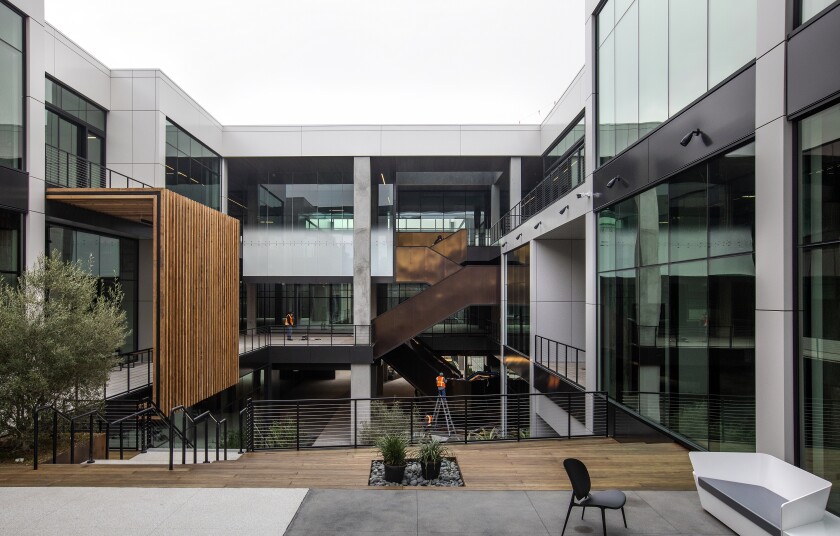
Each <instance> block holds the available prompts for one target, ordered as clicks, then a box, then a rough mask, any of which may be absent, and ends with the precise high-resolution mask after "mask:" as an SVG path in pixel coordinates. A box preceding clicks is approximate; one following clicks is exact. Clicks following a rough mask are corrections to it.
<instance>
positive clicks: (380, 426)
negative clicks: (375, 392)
mask: <svg viewBox="0 0 840 536" xmlns="http://www.w3.org/2000/svg"><path fill="white" fill-rule="evenodd" d="M410 428H411V416H410V415H409V414H408V412H407V411H405V410H403V408H401V407H400V406H399V405H398V404H391V405H388V404H386V403H385V402H383V401H381V400H374V401H373V402H371V404H370V421H366V422H363V423H361V425H360V426H359V442H360V443H362V444H364V445H375V444H376V441H377V440H378V439H379V438H380V437H381V436H383V435H396V434H408V431H409V429H410Z"/></svg>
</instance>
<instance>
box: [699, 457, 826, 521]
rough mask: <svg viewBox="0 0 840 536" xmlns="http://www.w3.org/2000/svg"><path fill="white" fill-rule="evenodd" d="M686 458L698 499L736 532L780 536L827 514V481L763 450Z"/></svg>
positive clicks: (705, 507) (821, 519)
mask: <svg viewBox="0 0 840 536" xmlns="http://www.w3.org/2000/svg"><path fill="white" fill-rule="evenodd" d="M689 458H691V465H692V467H693V468H694V482H695V484H696V486H697V493H698V494H699V495H700V504H701V505H702V506H703V508H704V509H705V510H706V511H707V512H709V513H710V514H712V515H713V516H715V517H716V518H718V519H719V520H720V521H722V522H723V523H724V524H726V525H727V526H728V527H729V528H731V529H732V530H734V531H735V532H736V533H738V534H740V535H741V536H766V535H767V534H773V535H777V536H785V534H786V532H787V531H789V530H792V529H795V528H797V527H803V526H805V525H812V524H815V523H820V522H822V521H823V518H824V517H825V516H826V515H830V514H826V511H825V506H826V503H827V502H828V494H829V492H830V491H831V482H829V481H827V480H823V479H822V478H820V477H818V476H815V475H813V474H811V473H809V472H807V471H804V470H802V469H800V468H798V467H795V466H793V465H790V464H789V463H787V462H784V461H782V460H780V459H778V458H775V457H773V456H770V455H769V454H753V453H741V452H690V453H689ZM826 534H828V533H826Z"/></svg>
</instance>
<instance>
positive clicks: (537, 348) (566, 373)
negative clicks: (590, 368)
mask: <svg viewBox="0 0 840 536" xmlns="http://www.w3.org/2000/svg"><path fill="white" fill-rule="evenodd" d="M533 359H534V363H536V364H538V365H542V366H543V367H545V368H547V369H548V370H551V371H554V372H556V373H558V374H560V375H561V376H563V377H564V378H566V379H567V380H569V381H571V382H574V383H576V384H578V385H580V386H584V385H585V384H586V350H583V349H581V348H576V347H574V346H572V345H570V344H564V343H562V342H558V341H555V340H552V339H547V338H545V337H540V336H539V335H536V336H535V337H534V352H533Z"/></svg>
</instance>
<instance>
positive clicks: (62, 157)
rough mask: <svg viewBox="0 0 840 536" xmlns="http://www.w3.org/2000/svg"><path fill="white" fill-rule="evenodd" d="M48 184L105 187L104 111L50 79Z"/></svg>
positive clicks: (46, 134) (48, 90)
mask: <svg viewBox="0 0 840 536" xmlns="http://www.w3.org/2000/svg"><path fill="white" fill-rule="evenodd" d="M45 100H46V127H45V144H46V153H47V167H46V180H47V181H48V182H50V183H52V184H57V185H60V186H70V187H75V186H80V187H86V186H100V187H104V186H105V183H104V180H105V168H104V166H105V111H104V110H103V109H102V108H100V107H98V106H97V105H96V104H94V103H93V102H91V101H89V100H87V99H85V98H84V97H82V96H81V95H79V94H78V93H75V92H74V91H72V90H70V89H68V88H66V87H64V86H62V85H61V84H59V83H58V82H54V81H53V80H50V79H49V78H48V79H47V80H46V87H45Z"/></svg>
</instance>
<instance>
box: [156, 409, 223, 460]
mask: <svg viewBox="0 0 840 536" xmlns="http://www.w3.org/2000/svg"><path fill="white" fill-rule="evenodd" d="M178 412H181V429H180V430H179V429H178V427H177V426H175V415H176V414H177V413H178ZM211 420H212V421H213V422H214V423H215V425H216V426H215V428H216V461H219V434H220V429H221V428H222V427H223V428H224V459H225V460H227V450H228V449H227V441H228V433H227V419H222V420H221V421H219V420H217V419H216V418H215V417H213V414H212V413H211V412H210V411H209V410H208V411H205V412H204V413H201V414H199V415H196V416H195V417H193V416H191V415H190V414H189V412H188V411H187V408H186V407H184V406H175V407H174V408H172V410H171V411H170V412H169V437H175V435H176V434H178V435H180V437H181V438H182V441H181V464H182V465H184V464H186V463H187V444H188V438H189V432H190V429H192V432H193V437H194V438H196V436H195V434H196V432H197V431H198V425H199V423H201V422H202V421H204V463H210V458H209V451H208V449H209V443H208V432H207V428H208V426H209V425H210V421H211ZM188 423H189V425H188ZM192 447H193V464H196V463H198V440H197V439H194V440H193V442H192ZM174 466H175V442H174V441H170V442H169V470H170V471H172V470H173V469H174Z"/></svg>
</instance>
